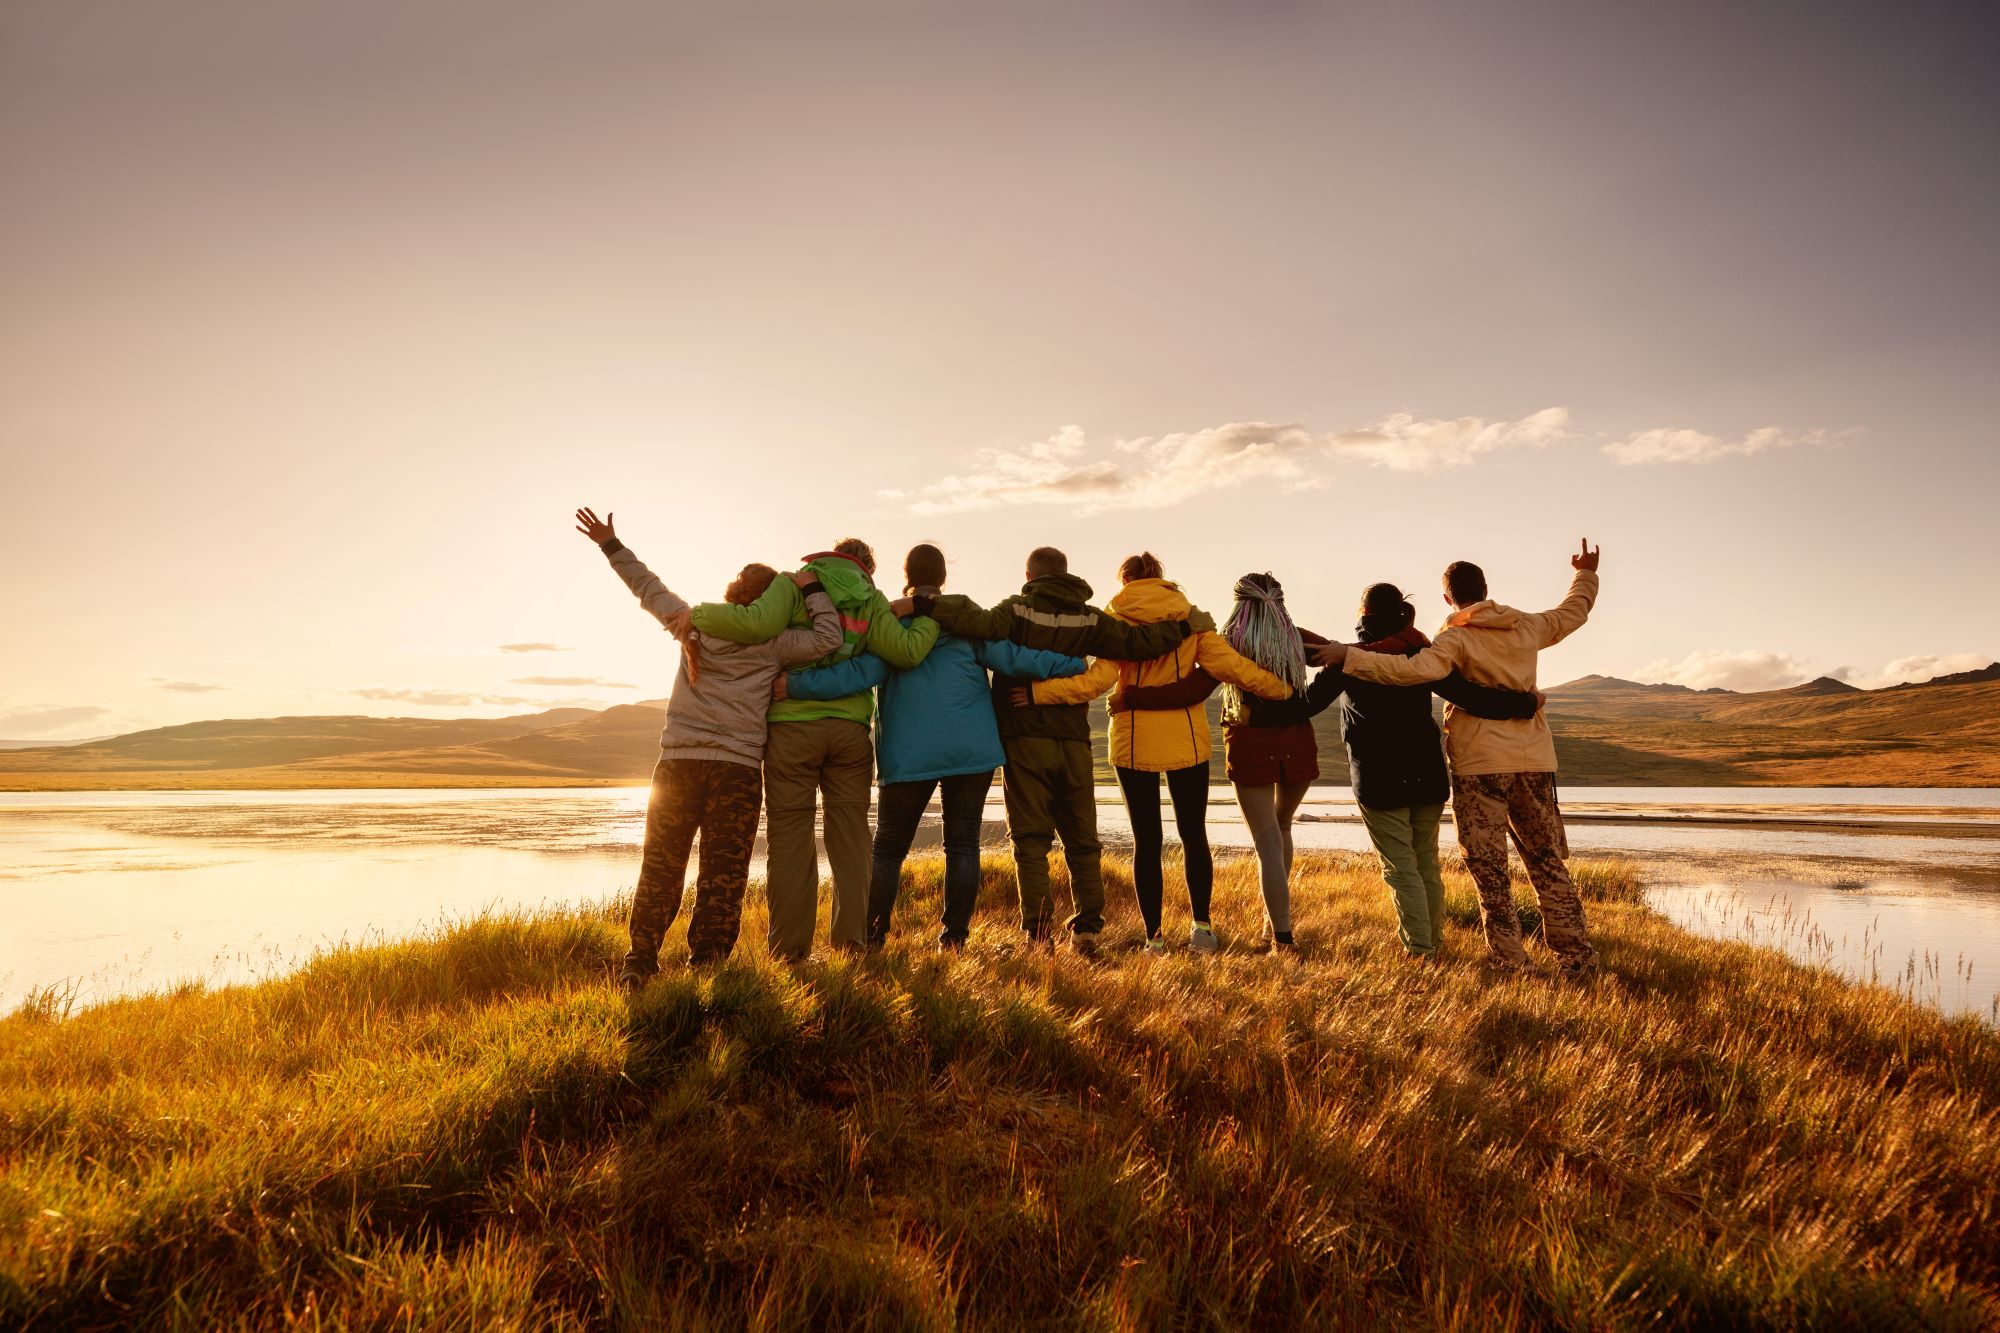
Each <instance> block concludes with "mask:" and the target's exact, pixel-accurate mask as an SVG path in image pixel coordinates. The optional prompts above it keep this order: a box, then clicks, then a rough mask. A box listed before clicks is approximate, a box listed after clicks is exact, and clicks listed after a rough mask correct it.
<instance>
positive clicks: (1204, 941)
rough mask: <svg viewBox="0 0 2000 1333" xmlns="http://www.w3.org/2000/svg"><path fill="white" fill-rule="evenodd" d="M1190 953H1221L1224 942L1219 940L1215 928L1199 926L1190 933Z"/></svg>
mask: <svg viewBox="0 0 2000 1333" xmlns="http://www.w3.org/2000/svg"><path fill="white" fill-rule="evenodd" d="M1188 952H1189V953H1221V952H1222V941H1221V940H1220V939H1219V938H1217V936H1216V933H1215V928H1214V927H1213V926H1204V925H1200V924H1197V925H1196V926H1195V927H1194V928H1193V929H1191V930H1190V931H1188Z"/></svg>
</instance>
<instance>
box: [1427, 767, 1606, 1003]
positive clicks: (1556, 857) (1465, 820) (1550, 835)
mask: <svg viewBox="0 0 2000 1333" xmlns="http://www.w3.org/2000/svg"><path fill="white" fill-rule="evenodd" d="M1451 817H1452V820H1453V822H1454V823H1456V824H1457V825H1458V845H1459V846H1460V847H1461V848H1462V849H1464V851H1465V868H1466V869H1467V870H1468V871H1470V872H1471V874H1472V882H1473V883H1474V884H1477V885H1478V886H1479V919H1480V922H1481V923H1482V924H1483V925H1484V926H1485V928H1486V944H1487V947H1488V948H1490V949H1491V950H1492V951H1493V959H1494V961H1495V962H1498V963H1501V964H1503V965H1505V966H1508V967H1522V966H1525V965H1526V964H1527V961H1528V954H1527V951H1526V950H1525V949H1523V948H1522V947H1521V918H1520V916H1519V915H1518V914H1517V913H1516V912H1515V911H1514V891H1513V889H1512V888H1511V887H1510V886H1509V885H1508V883H1507V835H1508V834H1509V833H1512V834H1513V835H1514V845H1515V846H1517V847H1518V848H1520V850H1521V860H1522V861H1523V862H1524V863H1525V864H1526V865H1527V867H1528V879H1529V880H1530V881H1531V882H1532V883H1533V884H1534V886H1535V900H1536V902H1538V903H1539V904H1540V905H1541V909H1542V933H1543V934H1544V935H1546V936H1547V937H1548V942H1549V948H1551V949H1553V950H1555V952H1556V955H1557V957H1559V958H1561V959H1562V961H1563V963H1564V964H1565V965H1587V964H1591V963H1594V962H1596V961H1597V950H1595V949H1593V948H1592V947H1591V945H1590V939H1589V937H1588V936H1587V935H1585V933H1584V924H1583V900H1582V899H1581V898H1579V897H1578V896H1577V892H1576V885H1575V884H1574V883H1572V882H1571V880H1570V877H1569V867H1567V866H1565V865H1564V864H1563V861H1564V859H1565V858H1567V857H1568V856H1569V839H1568V837H1567V836H1566V835H1565V834H1564V832H1563V822H1562V810H1561V809H1560V808H1559V807H1558V806H1557V805H1556V775H1555V774H1553V773H1481V774H1478V775H1476V776H1473V777H1459V776H1458V775H1457V774H1453V775H1452V779H1451Z"/></svg>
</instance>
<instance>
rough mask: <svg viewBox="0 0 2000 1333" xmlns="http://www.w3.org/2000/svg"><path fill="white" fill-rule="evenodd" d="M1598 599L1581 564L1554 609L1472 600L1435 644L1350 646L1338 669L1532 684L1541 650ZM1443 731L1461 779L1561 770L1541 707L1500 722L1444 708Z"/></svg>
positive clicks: (1389, 681)
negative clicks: (1393, 648) (1379, 648)
mask: <svg viewBox="0 0 2000 1333" xmlns="http://www.w3.org/2000/svg"><path fill="white" fill-rule="evenodd" d="M1596 601H1597V575H1596V574H1595V573H1594V572H1592V571H1591V570H1587V569H1586V570H1579V571H1578V572H1577V575H1576V577H1575V578H1574V579H1571V580H1570V585H1569V596H1567V597H1565V598H1563V602H1562V605H1561V606H1558V607H1556V608H1555V609H1554V610H1553V611H1541V612H1530V611H1516V610H1515V609H1514V608H1513V607H1511V606H1501V605H1500V604H1499V603H1498V602H1493V601H1485V602H1475V603H1473V604H1472V605H1471V606H1467V607H1461V608H1460V609H1459V610H1457V611H1454V612H1453V613H1452V615H1451V618H1450V619H1449V620H1447V621H1446V622H1445V626H1444V628H1443V629H1441V630H1439V631H1438V635H1437V638H1436V640H1434V641H1433V642H1432V644H1431V646H1430V647H1428V648H1426V649H1424V650H1423V651H1422V652H1420V653H1418V654H1416V655H1415V656H1414V657H1390V656H1387V655H1385V654H1382V653H1364V652H1362V651H1361V650H1360V649H1358V648H1350V649H1348V650H1347V661H1346V663H1345V665H1343V667H1342V668H1341V669H1342V670H1343V671H1345V672H1346V673H1347V674H1348V675H1350V676H1358V677H1359V678H1360V679H1362V680H1374V681H1380V682H1381V683H1382V684H1384V685H1419V684H1422V683H1424V682H1425V681H1432V680H1443V679H1444V678H1445V677H1446V676H1449V675H1450V674H1451V673H1452V671H1453V670H1454V669H1456V670H1457V671H1459V672H1461V673H1462V674H1463V675H1464V676H1465V678H1466V679H1467V680H1470V681H1475V682H1477V683H1478V684H1481V685H1498V686H1501V687H1503V688H1505V689H1510V690H1532V689H1534V688H1535V660H1536V657H1537V655H1538V654H1539V653H1540V652H1541V650H1542V649H1544V648H1548V647H1551V646H1552V645H1554V644H1558V643H1561V642H1562V641H1563V640H1564V639H1566V638H1568V637H1569V636H1570V635H1572V634H1574V633H1575V632H1576V631H1577V630H1578V629H1579V628H1581V627H1582V625H1583V622H1584V621H1585V620H1587V619H1589V618H1590V608H1591V606H1592V604H1593V603H1595V602H1596ZM1444 735H1445V748H1446V750H1448V751H1449V752H1450V754H1451V767H1452V771H1453V772H1455V773H1457V774H1458V775H1459V776H1461V777H1475V776H1477V775H1479V774H1482V773H1553V772H1555V771H1556V739H1555V736H1554V734H1553V733H1551V732H1550V731H1549V721H1548V718H1547V717H1545V716H1544V715H1543V714H1541V713H1536V714H1535V715H1534V716H1533V717H1532V718H1529V719H1527V720H1526V721H1521V720H1518V719H1500V720H1496V719H1492V718H1478V717H1474V716H1473V715H1472V714H1470V713H1467V712H1462V711H1461V710H1459V709H1457V708H1452V707H1447V708H1446V709H1445V711H1444Z"/></svg>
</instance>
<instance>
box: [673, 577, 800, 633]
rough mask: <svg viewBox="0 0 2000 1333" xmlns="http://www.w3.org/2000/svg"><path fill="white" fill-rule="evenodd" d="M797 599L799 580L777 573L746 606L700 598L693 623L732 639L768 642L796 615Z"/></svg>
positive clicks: (797, 609) (786, 626) (697, 627)
mask: <svg viewBox="0 0 2000 1333" xmlns="http://www.w3.org/2000/svg"><path fill="white" fill-rule="evenodd" d="M800 603H801V599H800V597H799V585H798V582H797V581H796V580H795V579H790V578H786V577H784V576H782V575H780V576H779V577H777V578H775V579H772V580H771V586H770V587H768V588H766V589H764V591H763V594H762V595H761V596H759V597H758V598H757V600H756V601H754V602H752V603H750V605H748V606H737V605H735V604H734V603H732V602H703V603H702V604H701V605H700V606H697V607H696V608H695V609H694V627H695V628H696V629H698V630H700V631H701V632H702V633H703V634H713V635H714V636H715V637H716V638H718V639H727V640H729V641H730V642H731V643H767V642H769V641H770V640H772V639H775V638H777V637H778V635H780V634H781V633H783V632H784V631H785V630H786V629H787V628H789V627H790V626H791V624H792V621H794V620H796V619H797V618H798V613H799V607H800Z"/></svg>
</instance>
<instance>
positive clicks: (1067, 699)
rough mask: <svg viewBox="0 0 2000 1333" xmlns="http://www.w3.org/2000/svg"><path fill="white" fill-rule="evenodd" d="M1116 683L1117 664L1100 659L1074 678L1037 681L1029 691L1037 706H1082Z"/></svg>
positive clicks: (1106, 658) (1064, 677)
mask: <svg viewBox="0 0 2000 1333" xmlns="http://www.w3.org/2000/svg"><path fill="white" fill-rule="evenodd" d="M1117 683H1118V663H1116V662H1114V661H1112V660H1111V659H1110V658H1108V657H1100V658H1098V659H1097V660H1096V661H1095V662H1092V663H1091V664H1090V669H1089V670H1087V671H1085V672H1083V673H1082V674H1081V675H1076V676H1063V677H1061V678H1060V679H1057V680H1044V681H1038V682H1036V683H1035V684H1034V685H1032V686H1030V687H1029V689H1030V690H1031V691H1032V694H1031V695H1030V697H1031V698H1033V699H1034V701H1035V702H1036V703H1038V704H1084V703H1089V702H1090V701H1091V700H1092V699H1095V698H1096V697H1097V696H1098V695H1100V694H1102V693H1104V692H1105V691H1106V690H1108V689H1110V688H1111V687H1112V686H1113V685H1116V684H1117Z"/></svg>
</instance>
